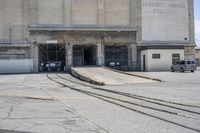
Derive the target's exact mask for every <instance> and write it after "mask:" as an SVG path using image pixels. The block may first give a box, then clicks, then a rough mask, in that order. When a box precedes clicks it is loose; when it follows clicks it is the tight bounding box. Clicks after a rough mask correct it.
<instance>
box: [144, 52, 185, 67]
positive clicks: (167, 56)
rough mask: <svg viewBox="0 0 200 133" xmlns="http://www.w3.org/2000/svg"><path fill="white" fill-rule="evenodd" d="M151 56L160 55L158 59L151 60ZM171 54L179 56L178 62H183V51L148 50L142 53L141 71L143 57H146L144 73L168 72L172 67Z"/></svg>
mask: <svg viewBox="0 0 200 133" xmlns="http://www.w3.org/2000/svg"><path fill="white" fill-rule="evenodd" d="M152 54H160V59H152ZM172 54H180V60H184V50H183V49H179V50H177V49H176V50H175V49H159V50H156V49H150V50H144V51H142V52H141V60H142V62H141V68H142V69H141V70H143V67H142V66H143V55H146V63H145V64H146V71H169V70H170V68H171V65H172Z"/></svg>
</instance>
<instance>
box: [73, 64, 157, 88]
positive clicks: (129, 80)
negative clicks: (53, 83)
mask: <svg viewBox="0 0 200 133" xmlns="http://www.w3.org/2000/svg"><path fill="white" fill-rule="evenodd" d="M72 75H73V76H75V77H77V78H80V79H81V80H84V81H87V82H90V83H96V84H97V85H103V84H106V85H117V84H136V83H153V82H156V81H154V80H150V79H145V78H141V77H136V76H132V75H127V74H123V73H119V72H115V71H111V70H109V69H105V68H103V67H76V68H72Z"/></svg>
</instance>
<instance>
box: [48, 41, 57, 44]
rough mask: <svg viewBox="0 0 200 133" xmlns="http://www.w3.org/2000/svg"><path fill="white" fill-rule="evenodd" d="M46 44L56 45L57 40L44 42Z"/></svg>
mask: <svg viewBox="0 0 200 133" xmlns="http://www.w3.org/2000/svg"><path fill="white" fill-rule="evenodd" d="M46 42H47V43H48V44H57V43H58V41H57V40H47V41H46Z"/></svg>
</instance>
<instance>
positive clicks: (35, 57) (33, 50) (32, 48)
mask: <svg viewBox="0 0 200 133" xmlns="http://www.w3.org/2000/svg"><path fill="white" fill-rule="evenodd" d="M38 54H39V51H38V45H37V44H31V46H30V58H31V59H32V60H33V68H32V71H31V72H34V73H36V72H38V65H39V60H38V59H39V57H38Z"/></svg>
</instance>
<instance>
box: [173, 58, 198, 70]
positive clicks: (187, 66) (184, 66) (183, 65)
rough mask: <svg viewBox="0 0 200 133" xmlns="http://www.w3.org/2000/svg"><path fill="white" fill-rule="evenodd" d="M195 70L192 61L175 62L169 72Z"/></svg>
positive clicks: (195, 67)
mask: <svg viewBox="0 0 200 133" xmlns="http://www.w3.org/2000/svg"><path fill="white" fill-rule="evenodd" d="M196 69H197V66H196V62H195V61H192V60H181V61H177V62H176V63H175V64H173V65H172V66H171V71H172V72H174V71H181V72H185V71H191V72H194V71H195V70H196Z"/></svg>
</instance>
